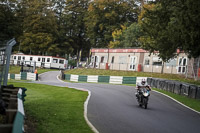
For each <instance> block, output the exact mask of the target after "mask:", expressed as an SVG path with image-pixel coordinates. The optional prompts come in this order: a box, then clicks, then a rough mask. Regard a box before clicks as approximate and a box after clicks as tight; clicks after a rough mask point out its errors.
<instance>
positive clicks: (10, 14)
mask: <svg viewBox="0 0 200 133" xmlns="http://www.w3.org/2000/svg"><path fill="white" fill-rule="evenodd" d="M15 3H16V1H15V0H12V1H5V0H0V41H5V40H10V39H11V38H14V37H16V36H17V35H18V30H20V29H19V27H18V25H16V23H17V22H18V18H17V16H16V15H15V12H16V9H15Z"/></svg>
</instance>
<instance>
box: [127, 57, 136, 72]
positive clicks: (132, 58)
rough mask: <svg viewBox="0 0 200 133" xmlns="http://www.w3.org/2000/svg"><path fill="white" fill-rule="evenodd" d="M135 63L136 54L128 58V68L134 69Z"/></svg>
mask: <svg viewBox="0 0 200 133" xmlns="http://www.w3.org/2000/svg"><path fill="white" fill-rule="evenodd" d="M136 64H137V57H136V56H131V58H130V67H129V70H134V71H135V70H136Z"/></svg>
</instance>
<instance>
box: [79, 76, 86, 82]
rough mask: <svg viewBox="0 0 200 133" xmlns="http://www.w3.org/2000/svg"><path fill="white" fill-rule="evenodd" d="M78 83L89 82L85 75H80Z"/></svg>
mask: <svg viewBox="0 0 200 133" xmlns="http://www.w3.org/2000/svg"><path fill="white" fill-rule="evenodd" d="M78 81H81V82H87V76H85V75H79V77H78Z"/></svg>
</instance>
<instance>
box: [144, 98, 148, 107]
mask: <svg viewBox="0 0 200 133" xmlns="http://www.w3.org/2000/svg"><path fill="white" fill-rule="evenodd" d="M147 101H148V100H147V98H144V99H143V103H144V108H145V109H147Z"/></svg>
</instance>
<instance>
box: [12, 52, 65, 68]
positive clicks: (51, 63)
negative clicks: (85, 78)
mask: <svg viewBox="0 0 200 133" xmlns="http://www.w3.org/2000/svg"><path fill="white" fill-rule="evenodd" d="M22 63H23V64H24V65H28V66H34V63H35V65H36V67H44V68H57V69H66V68H67V60H66V59H64V58H60V57H53V56H41V55H25V54H23V53H19V54H13V55H12V56H11V64H13V65H21V64H22Z"/></svg>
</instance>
